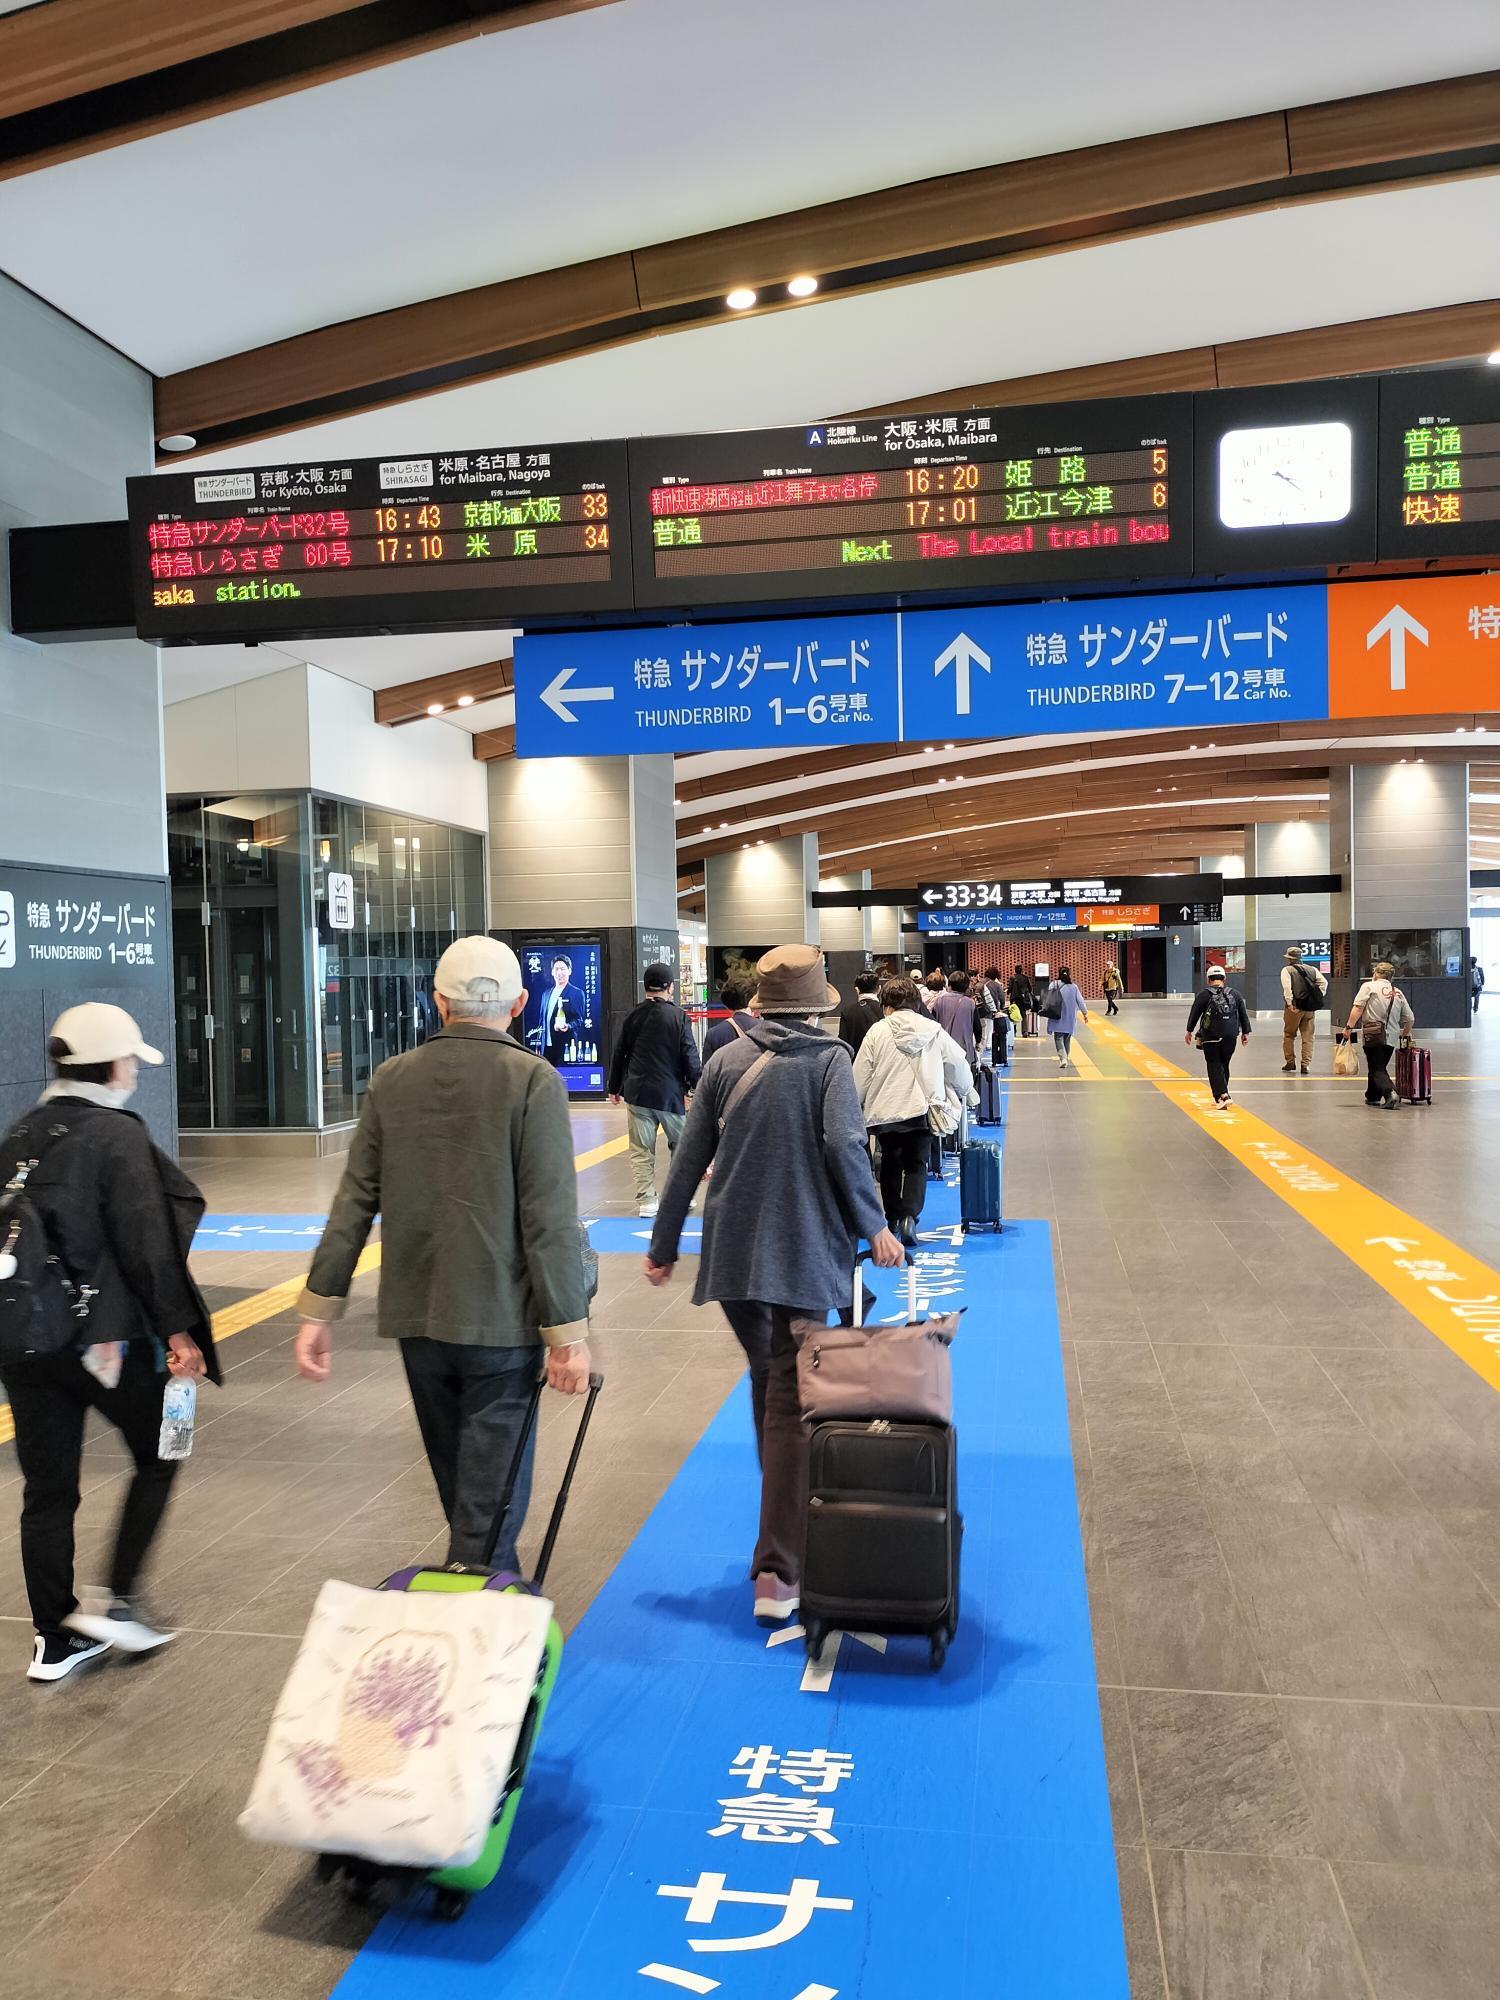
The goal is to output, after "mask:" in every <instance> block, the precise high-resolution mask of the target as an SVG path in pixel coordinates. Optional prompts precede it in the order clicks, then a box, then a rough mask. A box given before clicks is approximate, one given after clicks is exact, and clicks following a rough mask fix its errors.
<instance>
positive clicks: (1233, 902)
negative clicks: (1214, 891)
mask: <svg viewBox="0 0 1500 2000" xmlns="http://www.w3.org/2000/svg"><path fill="white" fill-rule="evenodd" d="M1198 867H1199V869H1200V871H1201V872H1202V873H1203V874H1205V875H1222V876H1223V877H1224V878H1225V880H1226V881H1228V880H1230V879H1232V878H1235V877H1238V876H1241V875H1243V874H1244V873H1245V863H1244V861H1243V860H1242V859H1241V857H1240V856H1239V855H1238V854H1204V855H1200V856H1199V859H1198ZM1178 929H1179V930H1180V929H1181V926H1180V925H1179V926H1178ZM1184 935H1185V936H1191V935H1192V933H1191V931H1187V932H1184ZM1197 941H1198V943H1199V944H1204V945H1213V946H1215V947H1221V946H1227V945H1241V944H1243V943H1244V942H1245V899H1244V897H1243V896H1228V897H1226V898H1225V900H1224V921H1223V922H1222V923H1218V924H1200V925H1199V926H1198V939H1197Z"/></svg>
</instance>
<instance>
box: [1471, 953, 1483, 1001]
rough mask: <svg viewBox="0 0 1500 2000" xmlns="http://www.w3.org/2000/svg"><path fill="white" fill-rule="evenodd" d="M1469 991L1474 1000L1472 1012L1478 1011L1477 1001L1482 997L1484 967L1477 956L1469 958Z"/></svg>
mask: <svg viewBox="0 0 1500 2000" xmlns="http://www.w3.org/2000/svg"><path fill="white" fill-rule="evenodd" d="M1469 993H1470V996H1471V997H1472V999H1473V1002H1474V1012H1475V1013H1476V1014H1477V1013H1478V1012H1479V1003H1480V1001H1481V1000H1482V999H1483V998H1484V967H1483V966H1482V965H1481V964H1480V963H1479V960H1478V959H1477V958H1471V959H1470V960H1469Z"/></svg>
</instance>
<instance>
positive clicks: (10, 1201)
mask: <svg viewBox="0 0 1500 2000" xmlns="http://www.w3.org/2000/svg"><path fill="white" fill-rule="evenodd" d="M67 1132H68V1127H67V1126H66V1125H58V1124H54V1125H48V1126H47V1127H46V1130H45V1131H44V1132H38V1131H37V1129H36V1117H35V1114H33V1115H32V1118H30V1119H24V1120H23V1121H22V1122H21V1123H20V1124H19V1125H17V1126H15V1127H14V1128H13V1129H12V1130H11V1131H10V1132H9V1133H8V1134H7V1135H6V1137H5V1139H4V1141H3V1142H0V1173H3V1172H5V1170H6V1167H7V1166H9V1168H10V1178H9V1179H8V1180H7V1181H6V1182H5V1183H4V1184H3V1185H0V1362H5V1361H19V1360H21V1359H22V1358H23V1357H24V1356H26V1355H33V1354H62V1353H65V1352H66V1351H67V1349H68V1348H70V1347H76V1346H78V1345H80V1344H81V1343H82V1340H83V1335H84V1330H85V1328H86V1326H87V1324H88V1316H89V1307H90V1304H91V1302H92V1301H93V1298H94V1296H95V1294H94V1290H93V1288H92V1287H91V1286H88V1285H86V1284H83V1283H82V1282H81V1281H80V1280H79V1279H77V1278H76V1277H75V1276H74V1274H73V1273H72V1272H71V1271H69V1270H68V1269H67V1267H66V1265H65V1264H64V1262H63V1260H62V1257H61V1256H60V1255H59V1254H58V1252H57V1250H56V1248H55V1247H54V1245H53V1244H52V1242H51V1239H50V1238H49V1237H48V1234H47V1225H46V1223H45V1222H44V1221H43V1220H42V1216H41V1213H40V1211H39V1210H38V1208H37V1206H36V1203H35V1202H34V1201H33V1200H32V1199H31V1196H30V1195H29V1194H28V1193H27V1191H26V1188H27V1182H28V1181H29V1180H30V1178H31V1175H32V1172H33V1170H34V1169H35V1168H36V1167H37V1166H39V1165H40V1164H41V1161H42V1159H43V1158H44V1157H45V1156H46V1153H47V1152H48V1151H49V1150H50V1147H51V1145H53V1144H55V1143H56V1141H57V1140H58V1139H61V1138H66V1136H67Z"/></svg>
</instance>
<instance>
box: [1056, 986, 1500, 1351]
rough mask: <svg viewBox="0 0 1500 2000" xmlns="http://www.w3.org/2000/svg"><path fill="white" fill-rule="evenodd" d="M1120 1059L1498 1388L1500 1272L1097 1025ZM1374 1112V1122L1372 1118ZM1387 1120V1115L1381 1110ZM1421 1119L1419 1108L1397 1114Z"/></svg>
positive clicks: (1112, 1030) (1163, 1059)
mask: <svg viewBox="0 0 1500 2000" xmlns="http://www.w3.org/2000/svg"><path fill="white" fill-rule="evenodd" d="M1094 1032H1095V1033H1096V1034H1097V1035H1099V1036H1101V1037H1102V1038H1103V1039H1104V1041H1105V1042H1106V1043H1107V1044H1108V1046H1110V1047H1111V1048H1112V1049H1113V1050H1114V1051H1115V1053H1116V1054H1117V1055H1119V1056H1121V1057H1122V1058H1123V1059H1124V1060H1125V1061H1126V1062H1127V1063H1129V1064H1130V1065H1131V1067H1132V1068H1133V1069H1135V1070H1137V1071H1138V1072H1139V1073H1140V1074H1141V1075H1142V1076H1144V1077H1147V1078H1149V1079H1150V1081H1151V1082H1152V1083H1154V1084H1155V1085H1156V1087H1157V1089H1158V1090H1160V1091H1161V1092H1162V1094H1163V1095H1164V1096H1165V1097H1167V1098H1169V1099H1170V1100H1171V1102H1172V1103H1174V1104H1175V1105H1176V1106H1177V1108H1178V1110H1179V1111H1183V1112H1186V1114H1187V1116H1188V1117H1189V1118H1191V1119H1192V1120H1193V1122H1194V1124H1196V1125H1199V1126H1201V1127H1202V1129H1203V1130H1204V1131H1205V1132H1206V1133H1207V1134H1208V1135H1209V1137H1210V1138H1211V1139H1214V1140H1216V1141H1217V1143H1218V1144H1219V1145H1221V1146H1222V1147H1223V1148H1224V1150H1225V1151H1226V1152H1227V1153H1229V1154H1231V1155H1232V1156H1233V1157H1234V1158H1235V1159H1236V1160H1238V1161H1239V1163H1240V1165H1241V1166H1242V1167H1245V1168H1246V1169H1247V1170H1248V1171H1249V1172H1250V1173H1252V1174H1254V1176H1255V1178H1256V1179H1257V1180H1258V1181H1261V1182H1263V1183H1264V1185H1265V1186H1266V1187H1268V1188H1270V1189H1272V1190H1273V1192H1274V1193H1276V1194H1278V1195H1280V1196H1281V1199H1282V1200H1283V1201H1284V1202H1285V1203H1286V1204H1287V1206H1288V1207H1289V1208H1291V1209H1293V1210H1295V1211H1296V1213H1297V1214H1298V1215H1300V1216H1301V1217H1302V1219H1303V1220H1304V1221H1305V1222H1309V1223H1311V1224H1312V1226H1313V1228H1314V1229H1316V1230H1317V1231H1318V1233H1319V1235H1321V1236H1324V1237H1326V1238H1327V1239H1328V1241H1329V1242H1330V1243H1332V1244H1333V1245H1334V1247H1335V1248H1336V1249H1339V1250H1342V1251H1343V1253H1344V1255H1345V1256H1346V1257H1348V1258H1349V1260H1350V1261H1351V1263H1354V1264H1357V1265H1358V1266H1359V1268H1360V1270H1362V1271H1363V1272H1365V1274H1366V1275H1367V1276H1368V1277H1371V1278H1373V1279H1374V1280H1375V1282H1376V1284H1377V1285H1379V1286H1380V1287H1381V1289H1382V1290H1383V1291H1385V1292H1388V1293H1389V1294H1390V1296H1391V1297H1392V1298H1393V1299H1395V1300H1397V1301H1398V1302H1399V1303H1400V1304H1401V1305H1403V1306H1405V1307H1406V1309H1407V1311H1408V1312H1410V1313H1411V1314H1412V1315H1413V1316H1414V1317H1415V1318H1416V1319H1418V1320H1420V1321H1421V1323H1422V1325H1423V1326H1425V1327H1426V1328H1427V1330H1428V1332H1429V1333H1435V1334H1436V1335H1437V1337H1438V1339H1439V1340H1441V1341H1442V1342H1443V1343H1444V1344H1445V1345H1446V1346H1448V1347H1451V1348H1452V1350H1453V1352H1454V1353H1455V1354H1456V1355H1457V1356H1458V1357H1459V1359H1460V1360H1461V1361H1465V1362H1467V1363H1468V1365H1469V1367H1470V1368H1472V1369H1473V1370H1474V1373H1475V1374H1476V1375H1479V1376H1481V1377H1482V1378H1483V1379H1484V1380H1485V1381H1486V1382H1488V1383H1489V1385H1490V1387H1491V1388H1492V1389H1500V1271H1495V1270H1492V1269H1491V1268H1490V1266H1489V1265H1488V1264H1485V1263H1482V1262H1481V1261H1480V1259H1479V1258H1477V1257H1475V1256H1473V1255H1472V1254H1471V1253H1470V1252H1469V1251H1467V1250H1464V1249H1461V1248H1460V1246H1459V1245H1458V1244H1457V1243H1453V1242H1450V1241H1449V1239H1448V1238H1447V1237H1446V1236H1440V1235H1439V1234H1438V1233H1437V1231H1436V1230H1435V1229H1429V1228H1428V1226H1427V1224H1426V1223H1425V1222H1419V1221H1418V1220H1417V1219H1416V1217H1415V1216H1412V1215H1408V1214H1407V1213H1406V1211H1405V1210H1404V1209H1400V1208H1397V1207H1396V1205H1395V1203H1394V1202H1389V1201H1387V1200H1386V1199H1385V1198H1384V1196H1382V1195H1378V1194H1376V1193H1374V1192H1373V1190H1371V1189H1370V1188H1367V1187H1365V1186H1364V1185H1363V1184H1362V1183H1361V1182H1359V1181H1356V1180H1354V1179H1353V1178H1352V1177H1351V1176H1350V1175H1348V1174H1346V1173H1343V1172H1342V1171H1341V1170H1340V1169H1339V1168H1338V1167H1335V1166H1333V1165H1331V1164H1330V1162H1329V1161H1327V1160H1324V1159H1320V1158H1319V1156H1318V1155H1317V1154H1316V1153H1311V1152H1309V1151H1308V1150H1307V1148H1306V1147H1305V1146H1300V1145H1298V1144H1297V1142H1296V1141H1295V1140H1294V1139H1289V1138H1287V1137H1286V1135H1285V1134H1284V1133H1282V1132H1278V1131H1277V1130H1276V1128H1275V1127H1274V1126H1273V1125H1267V1124H1266V1123H1265V1122H1264V1120H1262V1119H1260V1118H1257V1117H1256V1116H1255V1115H1254V1113H1253V1112H1249V1111H1246V1110H1244V1109H1243V1108H1242V1107H1241V1106H1240V1105H1238V1104H1235V1105H1233V1106H1231V1108H1230V1109H1229V1110H1228V1111H1216V1110H1215V1109H1214V1107H1213V1104H1212V1101H1211V1100H1210V1098H1209V1095H1208V1087H1207V1085H1206V1084H1205V1083H1200V1082H1199V1081H1198V1080H1197V1079H1196V1078H1195V1077H1192V1076H1190V1075H1189V1074H1188V1072H1187V1071H1186V1070H1183V1069H1179V1068H1178V1066H1177V1065H1176V1063H1173V1062H1169V1061H1168V1060H1167V1058H1166V1057H1165V1056H1162V1055H1158V1054H1157V1052H1156V1051H1155V1050H1154V1049H1149V1048H1147V1047H1145V1046H1144V1044H1142V1043H1140V1042H1137V1041H1134V1040H1133V1039H1132V1038H1131V1037H1130V1036H1128V1035H1125V1034H1122V1033H1121V1032H1120V1030H1119V1029H1118V1028H1111V1027H1104V1026H1099V1025H1096V1027H1095V1030H1094ZM1375 1115H1376V1114H1375V1113H1372V1114H1371V1116H1372V1117H1373V1116H1375ZM1378 1115H1379V1116H1381V1117H1385V1116H1387V1115H1388V1114H1387V1113H1385V1112H1381V1113H1380V1114H1378ZM1399 1115H1400V1116H1401V1117H1403V1118H1404V1117H1407V1116H1412V1117H1421V1116H1422V1113H1421V1112H1411V1113H1408V1112H1405V1111H1403V1112H1401V1113H1400V1114H1399Z"/></svg>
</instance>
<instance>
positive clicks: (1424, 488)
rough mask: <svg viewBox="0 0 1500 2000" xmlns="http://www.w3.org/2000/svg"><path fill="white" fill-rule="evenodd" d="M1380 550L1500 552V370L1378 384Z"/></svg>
mask: <svg viewBox="0 0 1500 2000" xmlns="http://www.w3.org/2000/svg"><path fill="white" fill-rule="evenodd" d="M1379 477H1380V555H1381V559H1382V561H1390V560H1391V559H1392V558H1393V557H1410V556H1419V557H1420V556H1445V555H1447V556H1472V555H1493V554H1494V553H1495V552H1496V551H1497V550H1500V368H1465V369H1462V370H1458V369H1452V370H1447V369H1445V370H1444V371H1442V372H1441V373H1438V374H1431V375H1396V376H1387V377H1385V378H1384V380H1382V382H1381V385H1380V474H1379Z"/></svg>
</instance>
